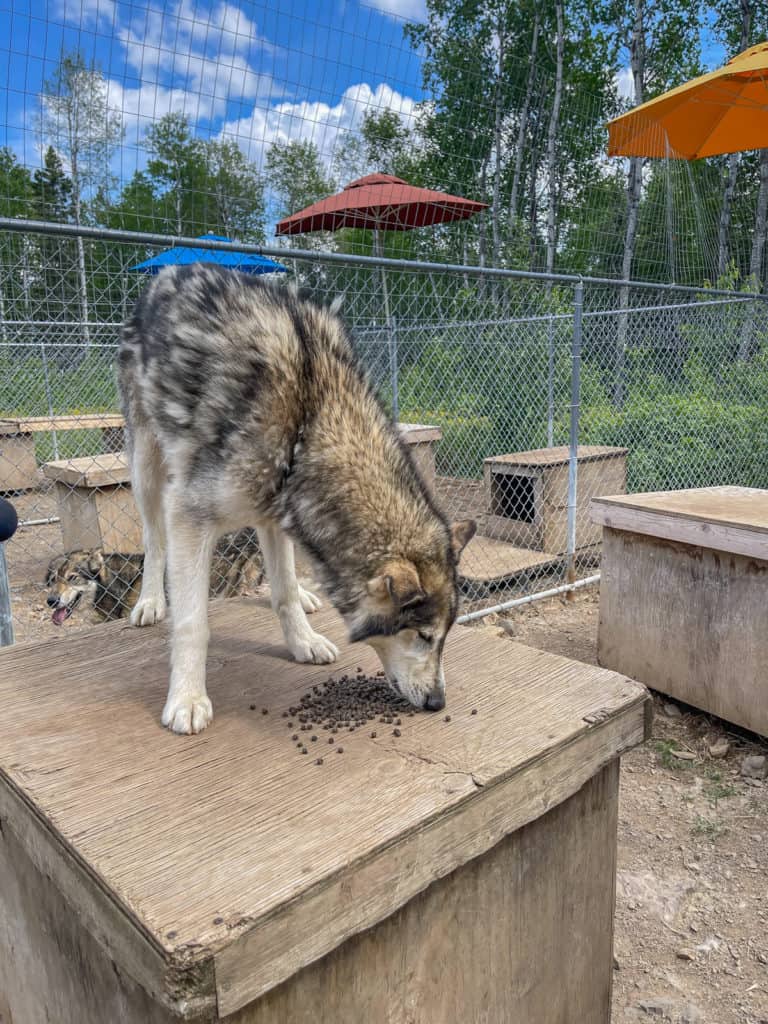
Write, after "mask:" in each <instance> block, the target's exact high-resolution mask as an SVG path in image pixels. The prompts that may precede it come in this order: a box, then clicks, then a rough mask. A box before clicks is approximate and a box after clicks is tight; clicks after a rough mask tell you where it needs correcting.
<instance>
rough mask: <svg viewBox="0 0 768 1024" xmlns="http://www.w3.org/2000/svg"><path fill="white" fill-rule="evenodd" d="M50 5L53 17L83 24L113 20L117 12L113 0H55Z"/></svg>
mask: <svg viewBox="0 0 768 1024" xmlns="http://www.w3.org/2000/svg"><path fill="white" fill-rule="evenodd" d="M51 6H52V13H53V15H54V17H58V18H62V19H63V20H64V21H75V22H79V23H80V24H82V25H84V26H87V25H97V24H99V22H100V21H109V22H114V20H115V16H116V14H117V7H116V4H115V0H55V2H54V3H53V4H52V5H51Z"/></svg>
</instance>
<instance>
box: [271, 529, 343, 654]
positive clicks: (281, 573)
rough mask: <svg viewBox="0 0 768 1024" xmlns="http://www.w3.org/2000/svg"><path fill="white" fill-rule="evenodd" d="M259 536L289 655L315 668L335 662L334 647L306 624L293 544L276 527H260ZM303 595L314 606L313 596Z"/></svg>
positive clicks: (314, 599)
mask: <svg viewBox="0 0 768 1024" xmlns="http://www.w3.org/2000/svg"><path fill="white" fill-rule="evenodd" d="M258 533H259V542H260V543H261V550H262V553H263V555H264V567H265V569H266V571H267V579H268V580H269V584H270V591H271V594H272V608H273V610H274V612H275V613H276V615H277V617H278V618H279V619H280V625H281V626H282V627H283V636H284V637H285V642H286V644H287V645H288V649H289V650H290V652H291V654H292V655H293V656H294V658H295V659H296V661H311V662H314V663H315V664H316V665H324V664H327V663H328V662H331V661H335V660H336V658H337V657H338V654H339V652H338V649H337V647H336V646H335V644H332V643H331V641H330V640H327V639H326V638H325V637H324V636H321V635H320V633H316V632H315V631H314V629H312V627H311V626H310V624H309V622H307V615H306V611H305V605H304V602H303V601H302V596H301V594H302V591H301V588H300V587H299V584H298V581H297V579H296V566H295V563H294V558H293V544H292V543H291V541H290V540H289V539H288V537H286V535H285V534H284V533H283V531H282V530H281V529H280V527H278V526H274V525H271V524H270V525H265V526H260V527H259V529H258ZM303 593H304V594H305V595H308V596H309V597H311V598H313V601H314V602H317V598H316V597H314V595H313V594H309V592H308V591H304V592H303ZM318 603H319V602H318ZM313 610H314V608H313Z"/></svg>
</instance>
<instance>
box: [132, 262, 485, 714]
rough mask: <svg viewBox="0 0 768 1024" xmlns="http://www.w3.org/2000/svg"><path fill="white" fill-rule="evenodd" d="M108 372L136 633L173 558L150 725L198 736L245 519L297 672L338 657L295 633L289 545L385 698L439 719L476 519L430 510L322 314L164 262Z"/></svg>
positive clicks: (224, 273) (304, 607)
mask: <svg viewBox="0 0 768 1024" xmlns="http://www.w3.org/2000/svg"><path fill="white" fill-rule="evenodd" d="M118 364H119V365H118V373H119V381H120V392H121V396H122V403H123V410H124V413H125V419H126V425H127V435H128V449H129V453H130V460H131V477H132V481H133V489H134V494H135V497H136V501H137V504H138V506H139V509H140V511H141V514H142V519H143V524H144V550H145V552H146V557H145V562H144V578H143V581H142V588H141V595H140V597H139V600H138V601H137V603H136V605H135V607H134V608H133V611H132V612H131V622H133V623H134V624H135V625H137V626H147V625H150V624H152V623H154V622H157V621H158V620H160V619H162V618H163V617H164V616H165V613H166V602H165V593H164V590H163V572H164V568H165V563H166V559H167V563H168V585H169V596H170V604H171V608H172V637H171V676H170V687H169V691H168V698H167V701H166V704H165V708H164V710H163V714H162V721H163V724H164V725H167V726H168V727H169V728H170V729H172V730H173V731H174V732H179V733H197V732H200V731H201V730H202V729H204V728H205V727H206V726H207V725H208V723H209V722H210V721H211V719H212V716H213V712H212V708H211V702H210V700H209V699H208V696H207V693H206V686H205V659H206V651H207V646H208V626H207V615H206V603H207V602H206V598H207V588H208V582H207V581H208V567H209V564H210V559H211V552H212V550H213V544H214V540H215V537H216V536H217V535H218V534H219V533H221V532H222V531H223V530H232V529H236V528H238V527H240V526H242V525H243V524H244V523H254V524H255V525H256V527H257V532H258V535H259V541H260V544H261V550H262V553H263V556H264V565H265V569H266V574H267V577H268V579H269V581H270V583H271V599H272V607H273V609H274V611H275V612H276V614H277V616H278V618H279V620H280V623H281V625H282V629H283V634H284V637H285V642H286V644H287V646H288V648H289V650H290V652H291V654H292V655H293V656H294V658H296V660H297V661H300V662H314V663H316V664H324V663H327V662H331V661H334V660H335V658H336V657H337V655H338V651H337V649H336V647H335V646H334V645H333V644H332V643H331V642H330V641H329V640H327V639H326V638H325V637H323V636H321V635H320V634H319V633H316V632H315V631H314V630H313V629H312V627H311V626H310V624H309V622H308V621H307V616H306V612H307V611H310V610H312V609H313V608H315V607H317V606H318V605H319V601H318V600H317V598H316V597H315V596H314V595H312V594H310V593H308V592H306V591H302V589H301V588H300V587H299V585H298V583H297V580H296V570H295V566H294V555H293V545H292V542H291V540H290V539H289V538H294V539H295V540H297V541H298V542H299V543H300V544H301V545H302V547H303V548H304V550H305V551H306V552H307V554H308V555H309V556H310V558H311V559H312V560H313V562H314V563H315V567H316V571H317V573H318V577H319V579H320V581H321V583H322V585H323V587H324V589H325V591H326V593H327V594H328V596H329V598H330V600H331V601H332V603H333V604H334V605H335V607H336V608H337V609H338V611H339V612H340V613H341V615H342V616H343V618H344V620H345V622H346V624H347V628H348V631H349V637H350V640H351V641H365V642H366V643H368V644H370V645H371V646H373V647H374V648H375V650H376V651H377V652H378V654H379V656H380V658H381V661H382V663H383V666H384V670H385V672H386V674H387V677H388V678H389V680H390V682H391V684H392V686H394V687H395V689H397V690H398V691H399V692H400V693H401V694H402V695H403V696H405V697H406V698H407V699H408V700H409V701H410V702H411V703H413V704H414V705H416V706H418V707H426V708H429V709H431V710H438V709H440V708H442V707H444V705H445V683H444V679H443V669H442V653H443V644H444V641H445V636H446V633H447V632H448V629H449V628H450V626H451V624H452V623H453V621H454V619H455V617H456V609H457V604H458V587H457V573H456V569H457V562H458V558H459V555H460V553H461V550H462V548H463V547H464V545H465V544H466V543H467V542H468V541H469V539H470V538H471V537H472V535H473V533H474V530H475V524H474V523H473V522H472V521H471V520H467V521H465V522H461V523H457V524H454V526H453V527H450V526H449V525H448V523H447V522H446V520H445V519H444V518H443V516H442V515H441V514H440V512H439V511H438V510H437V508H436V507H435V505H434V504H433V502H432V499H431V498H430V495H429V493H428V491H427V489H426V487H425V486H424V484H423V483H422V481H421V478H420V477H419V475H418V473H417V471H416V469H415V467H414V464H413V462H412V460H411V457H410V455H409V453H408V451H407V448H406V447H405V445H404V444H403V443H402V442H401V440H400V438H399V436H398V433H397V430H396V428H395V426H394V425H393V424H392V423H391V422H390V420H389V419H388V417H387V415H386V414H385V412H384V410H383V409H382V407H381V405H380V404H379V402H378V401H377V399H376V397H375V395H374V393H373V390H372V388H371V386H370V384H369V382H368V380H367V378H366V376H365V374H364V372H363V370H362V368H361V366H360V364H359V362H358V361H357V359H356V357H355V355H354V353H353V349H352V343H351V340H350V336H349V334H348V332H347V329H346V328H345V326H344V324H343V322H342V321H341V319H340V318H339V316H338V315H337V312H336V311H335V309H334V308H333V307H331V308H329V309H326V308H323V307H321V306H319V305H316V304H315V303H313V302H311V301H309V300H308V299H304V298H302V297H301V296H300V295H299V294H298V292H297V291H296V290H295V289H292V288H290V287H285V286H284V285H273V284H269V283H266V282H264V281H262V280H260V279H258V278H256V277H252V276H249V275H246V274H242V273H239V272H237V271H233V270H225V269H222V268H218V267H215V266H212V265H208V264H192V265H191V266H188V267H172V268H166V269H165V270H162V271H161V272H160V273H159V274H158V275H157V277H156V278H154V279H153V281H152V282H151V283H150V284H149V285H148V287H147V289H146V290H145V291H144V293H143V294H142V296H141V297H140V298H139V301H138V303H137V305H136V308H135V310H134V312H133V315H132V316H131V317H130V319H129V320H128V321H127V323H126V324H125V326H124V328H123V334H122V339H121V343H120V351H119V356H118Z"/></svg>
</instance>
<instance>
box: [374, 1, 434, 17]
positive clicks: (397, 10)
mask: <svg viewBox="0 0 768 1024" xmlns="http://www.w3.org/2000/svg"><path fill="white" fill-rule="evenodd" d="M366 3H367V5H368V6H369V7H375V8H376V10H377V11H381V12H382V14H389V15H391V16H392V17H394V18H403V19H404V20H405V21H426V20H427V5H426V2H425V0H366Z"/></svg>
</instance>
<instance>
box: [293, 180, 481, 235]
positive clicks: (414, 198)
mask: <svg viewBox="0 0 768 1024" xmlns="http://www.w3.org/2000/svg"><path fill="white" fill-rule="evenodd" d="M487 206H488V204H487V203H478V202H476V201H475V200H474V199H462V198H461V196H451V195H448V193H447V192H435V191H433V190H432V189H429V188H417V187H416V186H415V185H409V184H408V182H406V181H403V179H402V178H396V177H394V175H392V174H368V175H366V176H365V177H364V178H358V180H357V181H352V182H350V183H349V185H346V186H345V187H344V188H343V189H342V190H341V192H337V193H336V195H332V196H328V197H327V198H326V199H320V200H319V201H318V202H316V203H312V205H311V206H307V207H306V209H304V210H299V212H298V213H292V214H291V216H290V217H286V218H284V220H281V221H280V223H279V224H278V225H277V229H276V231H275V234H277V235H300V234H305V233H306V232H309V231H337V230H338V229H339V228H372V229H373V230H374V231H377V230H382V231H404V230H408V229H409V228H423V227H427V226H429V225H430V224H445V223H447V222H449V221H454V220H465V219H466V218H467V217H471V216H472V215H473V214H475V213H479V212H480V210H484V209H486V207H487Z"/></svg>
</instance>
